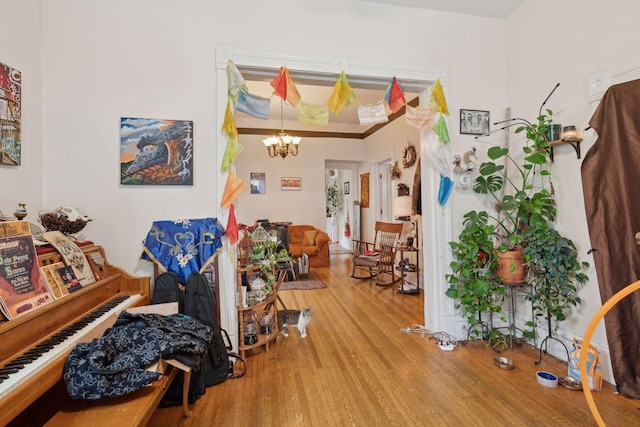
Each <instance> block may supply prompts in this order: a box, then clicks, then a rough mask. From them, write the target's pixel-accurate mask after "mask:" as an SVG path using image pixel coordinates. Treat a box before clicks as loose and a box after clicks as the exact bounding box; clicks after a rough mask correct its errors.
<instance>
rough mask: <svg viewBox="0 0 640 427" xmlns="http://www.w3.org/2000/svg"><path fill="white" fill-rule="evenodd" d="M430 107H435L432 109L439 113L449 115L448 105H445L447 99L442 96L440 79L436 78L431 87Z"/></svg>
mask: <svg viewBox="0 0 640 427" xmlns="http://www.w3.org/2000/svg"><path fill="white" fill-rule="evenodd" d="M431 107H432V108H434V107H435V108H434V109H435V110H436V111H437V112H439V113H442V114H446V115H449V107H447V100H446V99H445V98H444V91H443V90H442V85H441V84H440V79H436V81H435V83H433V86H432V87H431Z"/></svg>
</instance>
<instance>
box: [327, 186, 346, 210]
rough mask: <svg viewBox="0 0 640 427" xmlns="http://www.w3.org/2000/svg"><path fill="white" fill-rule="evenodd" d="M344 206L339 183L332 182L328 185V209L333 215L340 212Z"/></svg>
mask: <svg viewBox="0 0 640 427" xmlns="http://www.w3.org/2000/svg"><path fill="white" fill-rule="evenodd" d="M341 208H342V199H341V198H340V192H339V191H338V185H337V184H332V185H330V186H329V187H327V210H328V211H329V213H330V214H331V215H335V214H337V213H338V212H340V210H341Z"/></svg>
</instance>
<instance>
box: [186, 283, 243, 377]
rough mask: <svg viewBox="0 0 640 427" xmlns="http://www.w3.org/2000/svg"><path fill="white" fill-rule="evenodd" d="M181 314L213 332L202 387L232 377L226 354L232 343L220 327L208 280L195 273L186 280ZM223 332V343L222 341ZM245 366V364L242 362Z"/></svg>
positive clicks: (229, 352) (230, 365) (228, 352)
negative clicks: (199, 322) (202, 324)
mask: <svg viewBox="0 0 640 427" xmlns="http://www.w3.org/2000/svg"><path fill="white" fill-rule="evenodd" d="M183 313H184V314H186V315H187V316H191V317H193V318H194V319H198V320H200V321H201V322H202V323H204V324H205V325H207V326H209V327H210V328H211V329H212V330H213V343H212V345H211V347H210V348H209V351H208V353H207V355H206V357H205V363H206V370H205V384H206V386H207V387H209V386H212V385H216V384H220V383H222V382H224V381H225V380H226V379H227V378H228V377H229V376H232V366H233V365H232V364H230V363H229V362H230V361H229V355H230V354H231V355H232V356H233V357H236V358H239V356H237V355H235V354H234V353H231V344H230V342H229V336H228V335H227V332H226V331H224V330H223V329H221V328H220V325H218V321H217V316H216V313H217V302H216V299H215V295H214V293H213V290H212V289H211V286H209V281H208V280H207V279H206V277H205V276H204V275H203V274H201V273H198V272H193V273H191V274H190V275H189V277H188V278H187V284H186V286H185V298H184V312H183ZM223 332H224V335H225V337H226V341H225V339H224V338H223ZM242 362H243V363H244V361H242Z"/></svg>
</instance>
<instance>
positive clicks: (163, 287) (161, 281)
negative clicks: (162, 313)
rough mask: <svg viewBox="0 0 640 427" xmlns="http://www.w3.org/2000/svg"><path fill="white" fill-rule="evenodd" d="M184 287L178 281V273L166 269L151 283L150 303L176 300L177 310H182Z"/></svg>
mask: <svg viewBox="0 0 640 427" xmlns="http://www.w3.org/2000/svg"><path fill="white" fill-rule="evenodd" d="M184 292H185V287H184V285H182V284H181V283H180V282H179V281H178V275H177V274H176V273H174V272H173V271H166V272H164V273H162V274H160V275H158V277H156V280H155V282H154V285H153V300H152V301H151V302H152V304H163V303H166V302H177V303H178V311H179V312H180V313H182V311H183V310H184Z"/></svg>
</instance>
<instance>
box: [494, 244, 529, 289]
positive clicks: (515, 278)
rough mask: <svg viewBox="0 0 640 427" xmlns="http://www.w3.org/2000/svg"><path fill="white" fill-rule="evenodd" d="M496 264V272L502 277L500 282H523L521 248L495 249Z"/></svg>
mask: <svg viewBox="0 0 640 427" xmlns="http://www.w3.org/2000/svg"><path fill="white" fill-rule="evenodd" d="M496 255H497V256H498V263H497V264H498V266H497V269H496V274H497V275H498V276H500V277H502V283H506V284H511V285H515V284H518V283H523V282H524V254H523V253H522V249H520V248H515V249H514V250H511V251H504V252H501V251H496Z"/></svg>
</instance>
